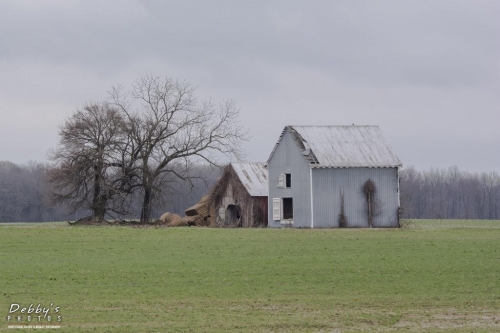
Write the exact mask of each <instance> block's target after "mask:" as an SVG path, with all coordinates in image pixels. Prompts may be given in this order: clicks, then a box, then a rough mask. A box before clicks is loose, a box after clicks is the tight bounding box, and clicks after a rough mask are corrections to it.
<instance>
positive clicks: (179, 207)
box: [0, 161, 220, 223]
mask: <svg viewBox="0 0 500 333" xmlns="http://www.w3.org/2000/svg"><path fill="white" fill-rule="evenodd" d="M48 170H49V165H48V164H46V163H38V162H29V163H27V164H15V163H12V162H8V161H0V223H1V222H47V221H73V220H77V219H79V218H82V217H86V216H89V215H91V214H92V211H90V210H88V209H84V208H80V209H77V210H76V211H75V210H74V209H73V208H74V207H70V206H69V205H68V204H65V203H63V202H62V203H60V204H58V205H56V206H54V205H51V204H49V199H50V187H51V184H50V183H49V182H48V181H47V179H46V177H45V174H46V172H47V171H48ZM191 172H192V174H193V175H199V178H198V179H193V180H192V185H191V184H189V183H186V182H183V181H181V180H176V181H174V182H172V183H171V184H170V187H171V191H169V192H165V193H163V198H161V201H162V202H163V204H161V205H157V206H156V207H154V208H153V211H152V216H155V217H158V216H160V215H161V214H163V213H164V212H166V211H169V212H172V213H176V214H183V212H184V210H185V209H186V208H187V207H190V206H192V205H194V204H195V203H197V202H198V201H199V200H200V197H201V196H202V195H204V194H206V192H207V191H208V190H209V189H210V188H211V186H212V185H213V184H214V183H215V181H216V180H217V179H218V177H219V175H220V171H219V170H218V169H216V168H211V167H209V166H207V165H196V166H194V167H193V169H192V171H191ZM191 186H192V187H191ZM172 193H175V195H171V194H172ZM141 205H142V202H141V198H140V196H138V195H131V196H129V197H128V202H127V207H128V208H129V211H130V214H126V215H120V214H116V217H117V218H125V217H127V218H134V219H135V218H138V217H139V213H140V210H141ZM71 211H73V213H71Z"/></svg>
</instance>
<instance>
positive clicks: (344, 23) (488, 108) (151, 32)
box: [0, 0, 500, 171]
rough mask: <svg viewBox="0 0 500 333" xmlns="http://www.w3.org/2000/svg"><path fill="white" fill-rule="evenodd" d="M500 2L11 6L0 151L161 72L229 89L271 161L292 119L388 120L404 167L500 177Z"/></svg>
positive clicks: (15, 150)
mask: <svg viewBox="0 0 500 333" xmlns="http://www.w3.org/2000/svg"><path fill="white" fill-rule="evenodd" d="M499 13H500V1H496V0H493V1H481V0H470V1H460V0H448V1H440V0H428V1H426V0H415V1H404V0H393V1H383V0H378V1H368V0H366V1H353V0H349V1H333V0H328V1H319V0H317V1H295V0H293V1H292V0H286V1H277V0H273V1H258V0H257V1H256V0H252V1H250V0H248V1H234V0H227V1H221V0H212V1H187V0H182V1H129V0H119V1H109V0H108V1H62V0H61V1H37V0H33V1H23V0H12V1H10V0H7V1H5V0H3V1H1V2H0V142H2V145H1V147H0V160H10V161H13V162H16V163H23V162H27V161H28V160H36V161H44V160H46V153H47V151H48V149H50V148H51V147H54V146H55V145H56V142H57V131H58V126H59V125H60V124H61V123H62V122H63V121H64V119H65V117H67V116H69V115H71V114H72V112H74V111H75V110H76V109H77V108H78V107H80V106H82V105H83V104H84V103H85V102H88V101H97V100H101V99H104V98H106V96H107V91H108V90H109V88H110V87H111V86H112V85H116V84H124V85H129V84H130V83H131V82H132V81H133V80H134V79H135V78H137V77H139V76H142V75H147V74H152V75H155V76H169V77H172V78H179V79H182V80H184V79H185V80H188V81H190V82H191V83H193V84H194V85H195V86H198V87H199V88H198V90H197V93H198V95H199V96H200V97H202V98H212V99H213V100H214V101H217V100H221V99H225V98H232V99H234V100H235V101H236V103H237V105H238V107H239V108H240V109H241V122H242V124H243V125H244V126H245V127H247V128H248V130H249V134H250V135H251V136H252V139H251V140H250V141H249V142H248V143H246V144H245V145H244V150H245V151H246V152H247V154H248V157H247V159H248V160H250V161H265V160H266V159H267V157H268V156H269V154H270V152H271V150H272V148H273V146H274V144H275V142H276V141H277V139H278V137H279V135H280V133H281V130H282V129H283V127H284V126H285V125H288V124H291V125H320V124H325V125H326V124H328V125H348V124H352V123H355V124H358V125H379V126H380V127H381V129H382V131H383V133H384V135H385V137H386V139H387V141H388V142H389V144H390V145H391V146H392V148H393V149H394V150H395V152H396V153H397V154H398V155H399V157H400V158H401V160H402V161H403V164H404V165H405V166H409V165H415V166H416V167H417V168H419V169H427V168H430V167H432V166H434V167H448V166H452V165H457V166H459V167H460V168H461V169H463V170H469V171H494V170H495V171H500V20H499Z"/></svg>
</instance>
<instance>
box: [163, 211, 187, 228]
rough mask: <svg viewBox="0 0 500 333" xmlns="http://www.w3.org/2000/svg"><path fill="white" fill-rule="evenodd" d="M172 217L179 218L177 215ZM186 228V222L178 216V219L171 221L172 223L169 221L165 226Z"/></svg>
mask: <svg viewBox="0 0 500 333" xmlns="http://www.w3.org/2000/svg"><path fill="white" fill-rule="evenodd" d="M173 215H176V216H179V215H177V214H173ZM187 226H188V224H187V222H186V221H185V220H184V219H183V218H182V217H180V216H179V218H178V219H173V220H172V221H170V223H169V224H167V227H187Z"/></svg>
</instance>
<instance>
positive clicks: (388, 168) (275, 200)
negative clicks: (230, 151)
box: [267, 125, 402, 228]
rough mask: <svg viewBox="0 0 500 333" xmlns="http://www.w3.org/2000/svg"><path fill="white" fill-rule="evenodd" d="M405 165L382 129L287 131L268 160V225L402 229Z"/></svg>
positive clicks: (305, 128) (291, 128)
mask: <svg viewBox="0 0 500 333" xmlns="http://www.w3.org/2000/svg"><path fill="white" fill-rule="evenodd" d="M401 165H402V164H401V161H400V160H399V158H398V157H397V156H396V154H395V153H394V152H393V151H392V149H391V147H390V146H389V145H388V144H387V142H386V141H385V139H384V137H383V136H382V132H381V131H380V129H379V127H378V126H354V125H353V126H286V127H285V128H284V130H283V132H282V133H281V136H280V137H279V140H278V142H277V143H276V145H275V147H274V149H273V151H272V152H271V155H270V156H269V159H268V161H267V169H268V182H269V199H268V226H269V227H272V228H274V227H283V226H289V227H296V228H335V227H398V226H399V175H398V172H399V168H400V167H401Z"/></svg>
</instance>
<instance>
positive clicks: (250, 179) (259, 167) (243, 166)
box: [231, 162, 269, 197]
mask: <svg viewBox="0 0 500 333" xmlns="http://www.w3.org/2000/svg"><path fill="white" fill-rule="evenodd" d="M231 166H232V167H233V170H234V171H235V172H236V175H237V176H238V178H239V179H240V181H241V183H242V184H243V186H245V188H246V189H247V191H248V194H250V195H251V196H252V197H267V196H268V193H269V190H268V186H267V168H266V166H265V163H261V162H257V163H231Z"/></svg>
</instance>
